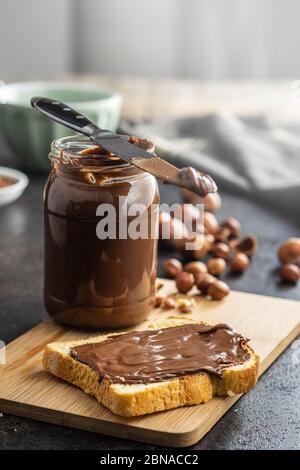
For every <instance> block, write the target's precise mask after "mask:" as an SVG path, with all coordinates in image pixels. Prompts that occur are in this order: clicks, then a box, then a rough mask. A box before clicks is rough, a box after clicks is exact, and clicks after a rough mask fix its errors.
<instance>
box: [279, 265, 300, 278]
mask: <svg viewBox="0 0 300 470" xmlns="http://www.w3.org/2000/svg"><path fill="white" fill-rule="evenodd" d="M279 275H280V277H281V279H282V280H283V281H287V282H298V281H299V279H300V268H299V266H297V265H296V264H292V263H287V264H284V265H283V266H282V267H281V269H280V271H279Z"/></svg>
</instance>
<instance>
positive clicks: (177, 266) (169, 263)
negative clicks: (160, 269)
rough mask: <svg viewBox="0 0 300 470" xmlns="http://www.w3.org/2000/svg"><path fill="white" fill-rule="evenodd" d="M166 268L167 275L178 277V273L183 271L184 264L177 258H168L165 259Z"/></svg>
mask: <svg viewBox="0 0 300 470" xmlns="http://www.w3.org/2000/svg"><path fill="white" fill-rule="evenodd" d="M163 266H164V270H165V273H166V274H167V276H170V277H173V278H174V277H176V275H177V274H178V273H179V272H180V271H182V264H181V262H180V261H179V260H178V259H176V258H168V259H166V260H165V261H164V265H163Z"/></svg>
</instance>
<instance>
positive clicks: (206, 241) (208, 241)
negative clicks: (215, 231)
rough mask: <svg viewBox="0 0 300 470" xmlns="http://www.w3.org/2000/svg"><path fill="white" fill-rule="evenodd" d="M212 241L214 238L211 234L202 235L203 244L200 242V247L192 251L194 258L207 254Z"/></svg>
mask: <svg viewBox="0 0 300 470" xmlns="http://www.w3.org/2000/svg"><path fill="white" fill-rule="evenodd" d="M214 241H215V238H214V236H213V235H211V234H207V235H204V237H203V244H202V246H201V248H199V249H197V250H195V251H194V253H193V254H194V257H195V258H196V259H201V258H203V257H204V256H205V255H207V253H208V252H209V251H210V250H211V247H212V245H213V243H214Z"/></svg>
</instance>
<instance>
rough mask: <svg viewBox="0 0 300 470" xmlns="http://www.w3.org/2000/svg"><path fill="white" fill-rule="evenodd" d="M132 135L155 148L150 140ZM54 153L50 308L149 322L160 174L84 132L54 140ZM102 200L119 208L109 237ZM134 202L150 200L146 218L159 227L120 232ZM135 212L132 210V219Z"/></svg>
mask: <svg viewBox="0 0 300 470" xmlns="http://www.w3.org/2000/svg"><path fill="white" fill-rule="evenodd" d="M133 139H134V143H136V144H137V145H140V146H141V147H143V148H144V149H146V150H148V151H150V152H154V146H153V144H152V143H151V142H150V141H146V140H144V139H137V138H133ZM129 140H130V138H129ZM50 159H51V162H52V171H51V173H50V175H49V178H48V181H47V183H46V186H45V192H44V222H45V269H44V272H45V276H44V300H45V306H46V309H47V312H48V314H49V315H50V316H52V317H53V318H54V319H55V320H57V321H59V322H62V323H66V324H69V325H75V326H80V327H91V328H120V327H126V326H130V325H135V324H137V323H139V322H141V321H143V320H144V319H145V318H146V316H147V314H148V313H149V309H150V308H151V306H152V304H153V299H154V295H155V278H156V259H157V237H156V236H153V234H154V233H155V232H156V230H157V229H158V210H159V208H158V203H159V192H158V187H157V182H156V179H155V178H154V177H153V176H152V175H150V174H149V173H145V172H143V171H141V170H139V169H137V168H136V167H134V166H133V165H130V164H128V163H126V162H124V161H122V160H120V159H119V158H117V157H112V156H111V155H109V154H108V153H107V152H106V151H104V150H101V149H99V148H95V146H94V145H93V144H92V143H91V142H90V141H89V140H86V139H85V138H84V137H81V136H74V137H66V138H63V139H60V140H57V141H55V142H53V143H52V146H51V153H50ZM120 196H121V199H120ZM120 201H122V205H121V206H120ZM103 204H106V205H109V207H110V208H111V207H112V208H113V209H114V210H115V214H116V227H115V234H114V233H113V234H112V236H111V235H110V236H109V237H108V238H103V235H101V234H100V235H101V236H100V237H99V222H100V221H102V222H104V217H105V216H106V214H104V212H103V211H102V209H101V207H102V208H103V207H104V208H105V207H107V206H103ZM134 204H142V205H143V207H145V212H144V215H143V218H144V219H143V220H147V221H148V226H149V229H150V226H151V227H152V231H151V233H150V230H148V236H147V237H146V238H145V237H140V238H136V237H133V238H131V237H128V232H126V235H125V237H124V232H123V235H120V232H119V229H120V224H121V217H120V215H121V213H122V214H123V219H122V224H123V225H124V213H123V210H124V207H125V208H126V207H127V209H129V208H130V207H133V205H134ZM120 207H121V208H120ZM97 214H98V215H97ZM99 214H100V215H99ZM132 219H133V217H132V216H130V217H129V216H128V213H127V218H125V222H127V224H129V223H130V221H131V220H132ZM123 225H122V226H123ZM153 228H154V229H153ZM104 236H105V235H104Z"/></svg>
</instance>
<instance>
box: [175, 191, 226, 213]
mask: <svg viewBox="0 0 300 470" xmlns="http://www.w3.org/2000/svg"><path fill="white" fill-rule="evenodd" d="M181 194H182V196H183V199H184V200H185V201H188V202H191V203H192V204H204V210H206V211H209V212H216V211H217V210H219V209H220V207H221V204H222V201H221V197H220V195H219V193H210V194H208V195H207V196H205V197H201V196H198V195H197V194H194V193H192V192H191V191H189V190H188V189H182V190H181Z"/></svg>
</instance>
